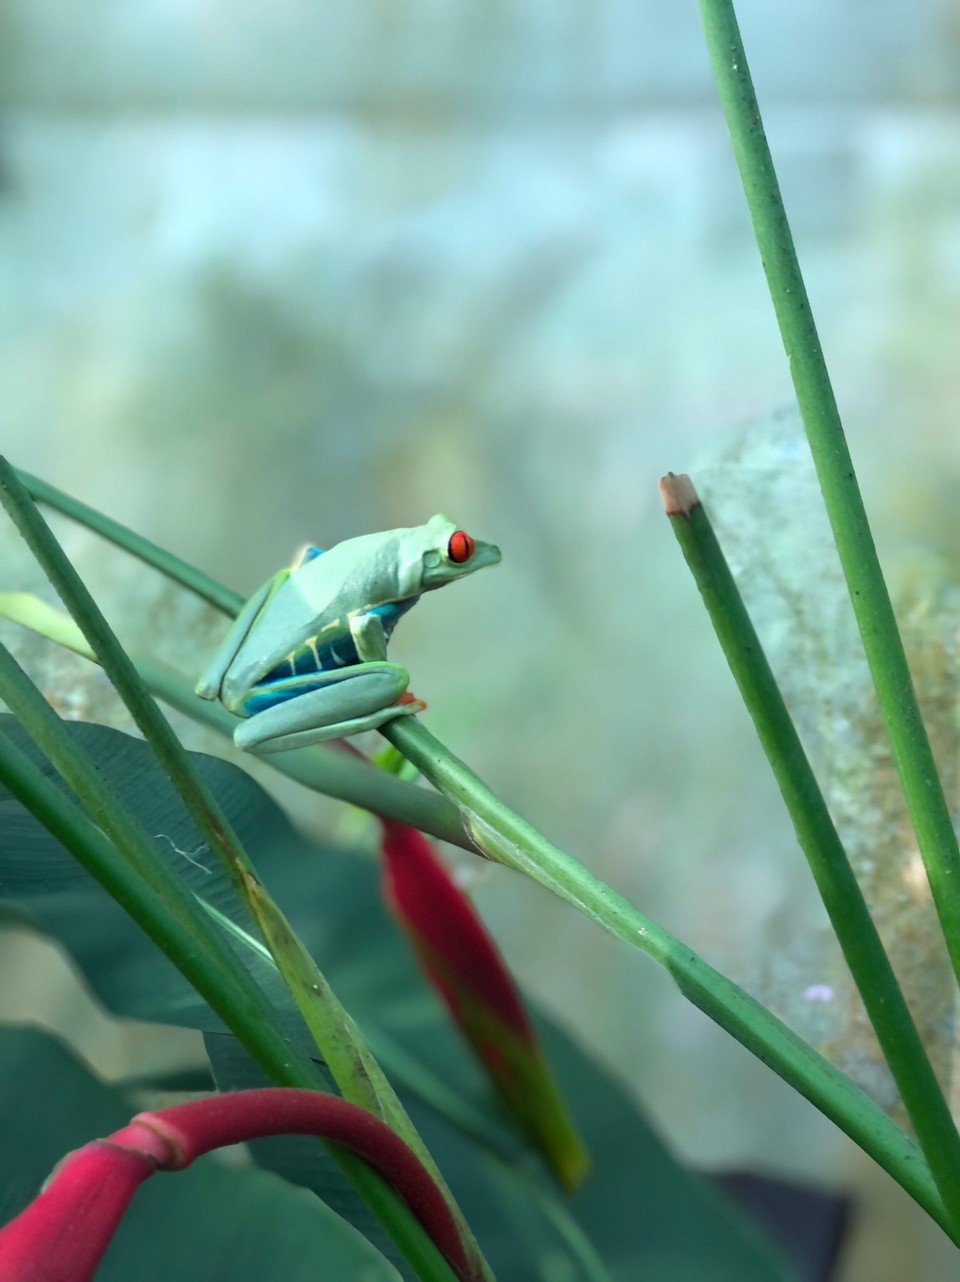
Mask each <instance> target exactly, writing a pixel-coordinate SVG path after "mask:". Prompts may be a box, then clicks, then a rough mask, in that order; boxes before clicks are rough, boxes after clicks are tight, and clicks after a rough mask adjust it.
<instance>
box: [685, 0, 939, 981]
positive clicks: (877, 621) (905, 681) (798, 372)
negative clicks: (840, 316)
mask: <svg viewBox="0 0 960 1282" xmlns="http://www.w3.org/2000/svg"><path fill="white" fill-rule="evenodd" d="M699 3H700V14H701V17H702V19H703V26H704V31H705V33H706V40H707V47H708V50H709V53H710V60H711V62H712V64H713V72H714V76H715V77H716V81H717V88H718V90H719V94H720V102H721V104H722V107H723V112H724V115H725V117H726V120H727V126H728V128H729V130H730V137H731V140H732V142H733V149H734V153H735V155H736V158H737V165H738V166H739V169H740V177H741V180H742V182H743V190H744V193H745V195H746V198H747V204H748V206H749V208H750V216H751V218H752V219H753V229H754V233H755V235H756V239H757V245H758V247H759V249H760V257H761V259H762V260H763V268H764V271H765V272H766V276H767V284H768V286H769V288H770V296H771V298H772V299H773V305H774V309H775V311H776V315H777V321H778V323H779V326H780V334H781V337H782V339H783V345H784V348H785V350H786V353H787V357H788V359H789V362H790V372H791V376H792V378H793V385H794V388H795V390H796V394H797V402H798V404H799V406H800V413H801V414H802V416H803V422H804V426H805V427H806V431H807V437H808V439H809V441H810V449H811V451H812V453H813V459H814V463H815V465H816V469H817V476H818V477H819V480H820V487H821V489H822V491H823V498H824V503H825V505H826V509H827V515H828V516H829V518H830V524H831V526H832V527H833V536H834V539H835V540H836V544H837V551H838V553H839V555H840V563H841V565H842V567H843V573H844V576H845V578H846V581H847V587H848V589H849V592H850V599H851V601H852V603H853V609H854V613H855V614H856V618H857V624H858V626H859V628H860V635H861V637H862V638H863V647H864V651H865V653H866V656H867V662H868V664H869V666H870V673H871V676H872V677H873V683H874V686H875V687H876V691H877V698H878V701H879V704H880V710H881V713H882V716H883V721H884V725H885V726H886V730H887V734H888V736H889V738H890V743H891V746H892V748H893V755H894V759H895V761H896V763H897V770H898V772H899V775H900V780H901V784H902V786H903V791H904V795H905V797H906V801H907V808H908V810H909V813H910V819H911V822H912V824H913V828H914V831H915V833H916V836H917V845H918V847H919V849H920V853H921V855H922V857H923V862H924V866H925V867H926V870H927V877H928V878H929V881H930V888H931V891H932V893H933V898H934V902H935V904H936V908H937V912H938V914H939V917H940V922H941V924H942V926H943V932H944V936H945V939H946V943H947V948H948V950H949V953H950V957H951V960H952V962H953V968H954V972H955V973H956V975H957V977H958V979H960V850H958V846H957V837H956V834H955V832H954V828H953V823H952V820H951V816H950V808H949V806H948V804H947V801H946V798H945V797H944V793H943V787H942V785H941V782H940V778H939V775H938V773H937V767H936V762H935V761H934V757H933V751H932V749H931V747H930V740H929V738H928V736H927V732H926V729H925V727H924V724H923V720H922V718H921V715H920V708H919V705H918V703H917V696H916V692H915V690H914V687H913V681H912V679H911V676H910V670H909V667H908V666H907V659H906V655H905V653H904V649H903V642H902V641H901V638H900V633H899V630H898V628H897V621H896V618H895V616H894V613H893V605H892V603H891V601H890V595H889V593H888V591H887V586H886V584H885V582H884V579H883V572H882V571H881V569H880V562H879V560H878V559H877V552H876V548H875V546H874V542H873V536H872V534H871V532H870V526H869V523H868V521H867V514H866V511H865V509H864V506H863V499H862V498H861V495H860V489H859V486H858V484H857V478H856V475H855V473H854V470H853V461H852V459H851V457H850V451H849V449H848V448H847V442H846V439H845V437H844V433H843V427H842V425H841V422H840V415H839V412H838V410H837V403H836V399H835V397H834V394H833V388H832V386H831V384H830V377H829V374H828V373H827V367H826V363H825V361H824V357H823V351H822V349H821V347H820V340H819V338H818V336H817V329H816V325H815V324H814V319H813V313H812V311H811V308H810V302H809V299H808V298H807V292H806V288H805V286H804V283H803V277H802V275H801V273H800V265H799V263H798V261H797V255H796V250H795V248H794V244H793V236H792V234H791V232H790V225H789V222H788V221H787V215H786V210H785V209H784V206H783V200H782V198H781V195H780V188H779V184H778V182H777V176H776V172H775V170H774V166H773V159H772V157H771V155H770V149H769V147H768V145H767V140H766V135H765V133H764V129H763V122H762V119H761V116H760V108H759V106H758V104H757V99H756V94H755V93H754V89H753V82H752V80H751V77H750V69H749V67H748V65H747V59H746V56H745V54H744V49H743V42H742V40H741V37H740V31H739V28H738V26H737V20H736V16H735V13H734V9H733V4H732V0H699Z"/></svg>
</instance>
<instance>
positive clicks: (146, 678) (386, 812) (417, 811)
mask: <svg viewBox="0 0 960 1282" xmlns="http://www.w3.org/2000/svg"><path fill="white" fill-rule="evenodd" d="M223 593H224V595H225V596H226V595H230V596H235V595H236V594H235V593H228V592H227V589H226V588H224V589H223ZM0 618H5V619H10V620H12V621H13V622H14V623H19V624H20V625H21V626H22V627H25V628H30V629H31V631H33V632H36V633H37V634H38V635H39V636H42V637H46V638H47V639H48V640H50V641H54V642H56V644H57V645H61V646H63V647H64V648H65V649H68V650H72V651H73V652H74V653H75V654H80V655H82V656H83V657H84V658H85V659H90V660H92V661H93V662H94V663H95V662H96V655H95V654H94V653H93V651H92V650H91V649H90V646H89V645H88V644H87V642H86V640H85V639H84V636H83V633H82V632H81V631H80V629H79V628H78V627H77V625H76V624H75V623H74V621H73V619H71V618H70V616H69V614H67V613H66V611H64V610H58V609H56V608H55V607H54V606H52V605H48V604H47V602H46V601H41V600H40V599H39V598H38V597H35V596H33V595H32V594H31V593H29V592H0ZM130 657H131V659H132V660H133V664H134V666H135V667H136V669H137V672H138V673H139V674H140V678H141V680H142V681H143V683H144V685H145V686H146V687H147V689H148V690H149V691H150V693H151V694H152V695H153V696H154V698H156V699H162V700H163V702H164V703H166V704H169V705H170V707H172V708H176V710H177V711H178V712H182V713H183V714H184V715H185V716H188V717H190V718H191V719H192V720H193V721H197V722H199V723H200V724H201V725H205V726H208V727H210V728H211V729H213V730H216V731H218V732H219V733H220V734H222V735H224V736H225V737H226V738H227V739H230V738H232V737H233V731H234V729H235V728H236V724H237V720H236V717H233V716H231V715H230V713H229V712H227V710H226V709H225V708H224V707H222V705H221V704H219V703H214V702H211V701H210V700H208V699H201V698H199V697H198V696H197V695H196V694H195V693H194V689H193V685H192V684H191V683H190V682H189V681H187V680H185V679H184V678H183V677H182V676H181V675H180V674H179V673H178V672H175V671H174V670H173V669H172V668H169V667H167V666H166V665H165V664H163V663H159V662H157V661H156V660H155V659H151V658H149V656H147V655H138V654H135V653H133V654H131V656H130ZM271 764H272V765H273V766H274V767H275V768H276V769H277V770H279V771H281V772H282V773H283V774H285V775H287V776H288V777H289V778H291V779H296V780H297V782H298V783H302V784H304V785H305V786H306V787H307V788H311V789H312V790H313V791H314V792H321V793H324V794H325V795H326V796H328V797H336V798H337V799H338V800H340V801H346V802H348V803H349V804H350V805H354V806H360V807H361V808H362V809H364V810H370V811H372V812H373V813H374V814H377V815H383V816H384V817H385V818H387V819H396V820H398V821H399V822H400V823H404V824H410V825H411V826H412V827H414V828H419V829H420V830H421V832H428V833H430V835H431V836H433V837H436V838H437V839H438V840H440V841H447V842H450V843H451V844H452V845H455V846H460V847H461V848H462V849H463V850H470V851H472V850H473V843H472V842H471V841H470V838H469V837H468V836H467V834H466V833H465V832H464V830H463V824H462V822H461V820H460V815H459V813H458V812H457V809H456V807H455V806H453V805H451V804H450V802H449V801H448V800H447V799H446V797H442V796H441V795H440V794H439V793H436V792H433V791H432V790H430V789H426V788H420V787H418V786H417V785H415V784H413V783H411V782H409V781H407V780H404V779H401V778H398V776H397V775H396V774H392V773H389V772H388V771H385V770H381V769H379V768H378V767H377V766H374V765H371V764H370V763H369V762H367V761H364V760H361V759H360V758H359V757H354V756H352V755H350V754H348V753H345V752H341V751H339V750H338V749H337V748H336V747H333V746H332V745H327V744H317V745H316V746H315V747H313V748H297V749H294V750H293V751H292V752H284V753H281V754H279V755H278V756H276V757H275V758H274V759H273V761H272V762H271Z"/></svg>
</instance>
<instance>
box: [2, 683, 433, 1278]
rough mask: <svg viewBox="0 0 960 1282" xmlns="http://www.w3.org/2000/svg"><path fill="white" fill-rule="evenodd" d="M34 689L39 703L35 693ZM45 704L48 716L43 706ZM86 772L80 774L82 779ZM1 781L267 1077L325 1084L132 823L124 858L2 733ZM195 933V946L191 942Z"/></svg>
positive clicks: (399, 1202)
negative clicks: (152, 864)
mask: <svg viewBox="0 0 960 1282" xmlns="http://www.w3.org/2000/svg"><path fill="white" fill-rule="evenodd" d="M11 662H12V660H11ZM5 675H9V672H5ZM24 680H27V678H25V677H24ZM28 684H29V683H28ZM11 688H12V687H11V684H10V683H9V682H5V686H4V692H3V693H4V697H5V698H6V697H7V696H8V694H9V692H10V690H11ZM36 693H37V698H38V699H40V700H41V702H43V700H42V696H40V694H39V692H36ZM48 711H49V712H50V715H51V716H55V714H54V713H53V712H52V711H51V710H50V709H49V708H48ZM25 725H26V728H27V729H28V730H33V729H38V730H39V733H40V738H42V739H44V741H45V743H47V744H48V745H50V746H52V748H53V753H54V756H55V757H56V758H57V760H58V761H60V763H61V764H62V765H64V767H65V769H66V770H67V771H68V772H69V773H71V774H72V773H73V764H72V763H71V761H70V757H71V756H72V755H75V753H76V750H75V747H74V745H73V744H72V742H71V741H70V740H69V738H68V737H67V735H66V732H65V731H64V730H63V727H62V726H60V727H59V736H57V735H52V736H50V735H49V734H48V731H47V728H45V727H43V726H42V724H41V725H38V722H37V721H36V720H35V718H34V717H33V716H32V714H31V713H30V712H28V720H27V722H25ZM58 738H59V739H60V742H59V743H58V742H57V739H58ZM38 746H39V745H38ZM91 772H92V773H91ZM74 777H75V778H76V779H77V781H78V782H80V783H81V786H82V787H83V789H84V799H85V801H86V800H88V799H89V801H90V804H91V805H92V806H94V807H95V808H96V809H97V811H98V812H100V813H103V814H106V813H108V812H109V811H110V809H111V807H112V805H113V798H112V795H110V794H108V792H106V791H105V790H104V785H103V784H102V781H101V780H100V779H99V776H98V774H97V772H96V771H95V770H93V769H92V767H89V766H87V767H86V768H85V772H82V773H80V774H77V775H75V776H74ZM84 778H85V779H86V781H85V782H82V780H83V779H84ZM0 782H2V783H3V785H4V786H5V787H6V788H8V789H9V790H10V792H11V793H12V794H13V795H14V796H15V797H16V798H17V800H18V801H20V802H21V804H22V805H24V806H25V807H26V808H27V809H28V810H29V811H30V812H31V813H32V814H33V815H35V816H36V818H37V819H38V820H39V821H40V822H41V823H42V824H43V825H44V827H45V828H47V829H48V830H49V831H50V832H51V833H52V834H53V835H54V836H55V837H56V838H57V840H58V841H60V842H61V843H62V844H63V845H64V846H65V847H66V849H68V850H69V851H70V852H71V853H72V854H73V855H74V856H75V857H76V859H77V860H78V862H79V863H80V864H81V865H82V866H83V867H84V868H86V870H87V871H88V872H89V873H90V875H91V876H92V877H94V878H96V880H97V881H99V882H100V884H101V885H102V886H103V887H104V888H105V889H106V890H107V892H108V893H109V894H110V895H111V896H112V897H113V898H114V899H115V900H116V901H117V903H119V904H120V906H121V907H122V908H123V909H124V910H125V911H126V912H128V913H129V914H130V916H131V917H132V918H133V919H134V920H135V921H136V922H137V923H138V925H140V926H141V927H142V929H143V930H144V931H145V932H146V933H147V934H148V935H149V936H150V938H151V939H152V940H153V941H154V943H155V944H156V945H157V946H158V947H159V948H160V949H161V950H162V951H163V952H164V953H165V955H166V956H167V957H169V958H170V960H171V961H172V962H173V964H174V965H175V966H176V967H177V968H178V969H179V970H180V971H181V972H182V974H183V975H184V976H185V977H186V978H187V979H188V980H189V981H190V983H191V984H192V985H193V986H194V987H195V988H196V990H197V992H198V993H199V994H200V995H201V996H202V997H203V998H204V1000H205V1001H206V1002H207V1003H208V1004H209V1005H210V1007H211V1008H212V1009H213V1010H214V1011H216V1013H217V1014H218V1015H219V1016H220V1018H221V1019H222V1020H223V1021H224V1023H225V1024H226V1026H227V1027H228V1028H229V1029H230V1030H231V1031H232V1032H233V1033H235V1034H236V1036H237V1037H238V1039H239V1040H240V1041H241V1042H242V1043H243V1045H244V1046H245V1047H246V1048H247V1050H248V1051H249V1052H250V1053H251V1055H252V1056H253V1057H254V1059H256V1060H257V1062H258V1063H259V1064H260V1065H261V1067H262V1068H263V1069H264V1070H265V1071H266V1072H267V1073H268V1074H269V1075H270V1077H271V1078H272V1079H273V1080H274V1081H275V1082H277V1083H278V1084H279V1085H281V1086H298V1087H301V1088H304V1089H307V1090H322V1089H325V1088H326V1082H325V1081H324V1079H323V1078H322V1077H321V1076H320V1075H319V1073H318V1072H317V1070H316V1068H315V1067H314V1065H313V1063H312V1062H311V1061H310V1060H309V1059H307V1058H306V1057H304V1056H302V1055H301V1054H300V1053H299V1052H298V1051H297V1050H296V1048H295V1047H293V1046H292V1045H291V1044H290V1043H289V1040H288V1039H287V1037H286V1035H285V1034H284V1031H283V1028H282V1026H281V1025H280V1024H279V1022H278V1020H277V1017H276V1014H275V1012H274V1011H273V1009H272V1008H271V1007H270V1005H269V1003H268V1002H267V1001H266V999H265V997H264V995H263V993H262V992H261V990H260V989H259V987H258V986H257V985H256V984H255V982H254V981H253V980H252V979H251V978H250V977H249V976H248V975H247V973H246V972H245V971H244V970H243V969H242V968H241V967H239V966H238V965H237V959H236V957H235V956H234V955H233V954H232V953H229V952H227V951H225V949H224V945H223V942H222V940H221V939H220V938H218V937H217V936H216V934H215V933H214V932H211V930H210V926H209V923H208V922H207V921H206V918H205V916H204V915H203V913H202V910H201V909H200V908H199V906H198V905H197V904H196V903H195V902H194V901H192V900H191V899H190V897H189V896H187V895H186V892H184V891H183V890H182V888H181V887H180V886H179V883H176V884H173V885H170V886H163V887H160V888H159V892H158V889H157V888H156V887H155V886H154V885H153V884H151V881H153V880H155V878H154V877H150V879H149V880H148V878H147V877H145V876H144V875H143V873H141V872H140V871H139V870H138V868H137V867H135V866H134V864H133V863H131V862H130V857H131V856H132V857H133V858H134V859H136V853H135V851H134V849H133V847H134V845H135V840H136V838H135V831H136V826H134V827H133V828H131V830H130V832H129V833H128V835H127V837H126V839H125V841H124V849H125V851H126V853H127V857H124V856H123V855H121V854H120V853H119V851H118V850H117V848H116V847H115V846H114V845H113V843H112V842H111V841H110V840H109V839H108V838H107V837H106V835H105V833H104V832H102V831H101V830H100V828H99V826H96V825H94V824H93V823H92V822H91V821H90V820H89V819H88V818H87V817H86V816H85V815H83V814H82V812H81V811H80V810H79V809H78V807H77V806H76V804H75V803H74V802H73V801H72V800H70V799H69V798H68V797H66V796H65V795H64V794H63V793H62V792H61V791H60V790H59V789H58V788H57V787H56V786H55V785H54V784H53V783H52V782H51V781H50V780H49V779H47V778H46V777H45V776H44V774H43V773H42V772H41V771H40V770H39V769H38V768H37V767H36V766H35V765H34V764H33V762H31V761H30V760H29V758H28V757H27V756H26V755H25V754H24V753H23V752H21V751H20V749H19V748H17V747H16V745H15V744H13V743H11V742H10V740H9V739H8V738H7V736H6V735H5V734H4V733H3V732H2V731H0ZM147 871H148V872H149V867H148V869H147ZM171 881H175V879H171ZM200 941H202V942H203V947H198V944H199V943H200ZM330 1151H331V1153H332V1155H333V1157H334V1158H335V1160H336V1161H337V1163H338V1164H339V1165H340V1167H341V1169H342V1170H343V1172H344V1174H345V1175H346V1176H347V1177H348V1179H350V1180H351V1181H352V1182H353V1184H354V1185H355V1187H356V1188H357V1190H358V1192H359V1193H360V1194H361V1196H362V1197H363V1198H364V1200H365V1201H366V1202H367V1203H368V1205H369V1206H370V1207H371V1209H372V1210H373V1211H374V1213H375V1214H376V1215H377V1216H378V1218H379V1219H380V1220H381V1222H382V1223H383V1224H384V1226H385V1227H386V1228H387V1230H388V1232H389V1233H390V1235H391V1237H393V1239H394V1241H395V1242H396V1243H397V1246H398V1247H399V1248H400V1250H401V1251H402V1252H403V1254H404V1256H405V1257H406V1258H407V1259H408V1260H409V1261H410V1263H411V1265H412V1266H413V1268H414V1269H415V1271H416V1274H417V1276H418V1277H419V1278H421V1279H423V1280H424V1282H455V1278H454V1273H453V1270H452V1268H451V1267H450V1265H449V1264H448V1263H447V1261H446V1260H445V1259H444V1257H443V1256H442V1255H441V1254H440V1252H439V1251H438V1249H437V1247H436V1246H435V1244H434V1243H433V1241H432V1239H431V1238H430V1237H429V1236H428V1235H427V1233H426V1231H425V1230H424V1228H423V1227H422V1225H421V1224H420V1223H419V1221H418V1220H417V1219H416V1218H415V1216H414V1215H413V1213H412V1212H411V1210H410V1208H409V1207H408V1206H407V1204H406V1202H405V1201H404V1200H403V1199H402V1198H401V1197H400V1196H399V1194H397V1193H396V1192H395V1191H394V1189H393V1188H391V1187H390V1185H388V1184H387V1183H385V1181H384V1180H383V1179H382V1177H381V1176H379V1175H378V1174H377V1173H376V1171H373V1170H372V1169H371V1168H370V1167H369V1166H367V1164H366V1163H365V1162H363V1161H362V1160H361V1159H360V1158H358V1157H355V1156H354V1155H353V1154H350V1153H348V1152H346V1151H345V1150H343V1149H341V1148H339V1147H337V1146H331V1148H330Z"/></svg>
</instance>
